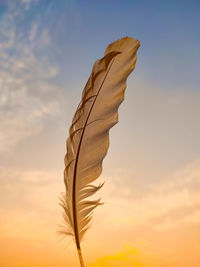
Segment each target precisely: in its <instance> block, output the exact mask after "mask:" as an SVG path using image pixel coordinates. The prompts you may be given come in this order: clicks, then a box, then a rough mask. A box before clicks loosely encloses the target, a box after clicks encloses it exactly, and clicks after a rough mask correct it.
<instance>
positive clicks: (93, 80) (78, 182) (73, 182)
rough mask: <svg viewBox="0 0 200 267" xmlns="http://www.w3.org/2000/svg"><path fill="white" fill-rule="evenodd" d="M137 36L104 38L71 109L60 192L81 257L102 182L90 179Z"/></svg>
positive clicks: (105, 143)
mask: <svg viewBox="0 0 200 267" xmlns="http://www.w3.org/2000/svg"><path fill="white" fill-rule="evenodd" d="M139 46H140V43H139V41H137V40H135V39H133V38H130V37H125V38H122V39H120V40H117V41H115V42H114V43H112V44H110V45H109V46H108V47H107V49H106V50H105V54H104V57H103V58H102V59H100V60H97V61H96V62H95V63H94V66H93V69H92V73H91V75H90V77H89V79H88V82H87V84H86V86H85V88H84V90H83V93H82V100H81V102H80V104H79V105H78V108H77V110H76V112H75V114H74V117H73V120H72V124H71V126H70V128H69V137H68V139H67V154H66V155H65V170H64V183H65V189H66V193H64V194H63V196H62V198H61V203H60V204H61V206H62V207H63V209H64V220H65V226H64V229H63V230H62V231H61V232H62V233H63V234H65V235H69V236H72V237H73V238H74V241H75V243H76V247H77V250H78V255H79V260H80V264H81V266H82V267H83V266H84V263H83V258H82V253H81V247H80V242H81V240H82V238H83V236H84V234H85V233H86V231H87V230H88V227H89V222H90V220H91V218H92V215H93V210H94V209H95V208H96V207H97V206H99V205H101V204H102V203H101V202H100V199H97V200H88V197H91V196H92V195H93V194H95V193H96V192H97V191H98V190H99V189H100V188H101V187H102V186H103V184H100V185H98V186H95V185H92V184H91V183H92V182H93V181H95V180H96V179H97V178H98V177H99V175H100V174H101V172H102V161H103V159H104V157H105V155H106V153H107V150H108V147H109V129H110V128H111V127H112V126H114V125H115V124H116V123H117V122H118V107H119V105H120V104H121V102H122V101H123V99H124V91H125V88H126V80H127V77H128V75H129V74H130V73H131V72H132V71H133V69H134V67H135V64H136V52H137V49H138V48H139Z"/></svg>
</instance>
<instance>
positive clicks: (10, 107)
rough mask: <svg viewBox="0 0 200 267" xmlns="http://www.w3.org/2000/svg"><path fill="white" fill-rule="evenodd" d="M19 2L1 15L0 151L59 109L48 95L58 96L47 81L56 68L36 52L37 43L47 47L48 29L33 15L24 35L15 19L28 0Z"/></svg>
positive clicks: (36, 129)
mask: <svg viewBox="0 0 200 267" xmlns="http://www.w3.org/2000/svg"><path fill="white" fill-rule="evenodd" d="M21 3H22V4H19V5H18V6H17V5H14V4H13V5H11V4H10V5H9V6H8V9H7V11H6V12H4V14H3V15H2V18H1V30H0V31H1V38H0V51H1V54H0V60H1V64H0V93H1V99H0V122H1V123H0V152H5V151H9V150H10V149H11V148H12V147H13V146H14V145H15V144H16V143H18V142H19V141H21V140H22V139H23V138H25V137H27V136H30V135H33V134H38V133H39V132H41V130H42V128H43V125H44V123H45V121H46V120H48V118H51V117H55V116H56V115H57V114H58V112H59V105H58V102H57V101H56V100H55V98H53V97H52V93H56V94H57V95H58V98H59V88H57V87H56V86H54V85H52V84H51V83H50V80H51V79H52V78H54V77H55V76H56V75H57V72H58V69H57V67H56V66H55V65H53V64H52V63H50V62H49V60H48V58H47V57H45V56H43V57H39V56H38V54H37V53H36V50H37V51H39V50H40V47H42V49H44V46H45V47H46V48H47V46H48V44H49V42H50V37H49V35H48V31H47V29H45V28H44V27H43V25H42V24H41V21H40V18H39V19H38V18H37V19H36V18H35V19H34V20H33V21H32V23H31V26H30V28H29V29H28V30H27V34H26V35H24V29H23V26H22V25H20V24H19V23H17V20H19V18H21V19H23V17H24V16H25V15H26V12H27V6H28V7H30V5H31V1H25V0H24V1H21ZM13 11H14V12H13ZM39 27H40V31H39V32H38V28H39Z"/></svg>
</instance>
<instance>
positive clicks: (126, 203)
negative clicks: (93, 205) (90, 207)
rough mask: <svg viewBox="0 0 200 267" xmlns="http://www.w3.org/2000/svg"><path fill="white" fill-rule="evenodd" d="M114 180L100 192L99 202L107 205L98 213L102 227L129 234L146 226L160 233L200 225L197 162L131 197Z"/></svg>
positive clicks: (125, 188)
mask: <svg viewBox="0 0 200 267" xmlns="http://www.w3.org/2000/svg"><path fill="white" fill-rule="evenodd" d="M125 173H126V172H125V171H124V175H123V177H126V176H125ZM120 176H121V175H120ZM114 179H116V173H115V177H114ZM114 179H113V182H109V183H107V184H106V186H105V187H104V192H103V193H104V194H105V195H104V197H103V199H104V200H105V201H106V202H109V205H108V204H106V205H105V206H104V209H102V210H101V211H100V213H101V214H100V216H101V217H103V218H104V223H105V227H106V228H110V227H112V229H115V230H117V229H118V230H121V229H124V228H126V229H127V231H129V230H131V229H132V228H133V227H143V226H145V225H148V226H151V228H152V229H154V230H155V231H164V230H169V229H176V228H178V227H180V226H183V225H193V224H199V223H200V216H199V208H200V199H199V188H200V160H196V161H193V162H191V163H189V164H187V165H186V166H184V167H183V168H181V169H179V170H177V171H174V172H173V173H171V174H169V175H165V177H163V179H162V181H161V182H159V183H157V184H152V185H151V187H149V188H148V191H145V192H143V194H142V195H139V196H137V195H133V194H132V192H131V190H130V188H127V187H126V185H125V183H124V184H120V186H119V185H118V184H117V183H114ZM105 180H108V179H106V178H105ZM119 211H120V212H119Z"/></svg>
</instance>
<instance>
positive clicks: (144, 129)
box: [0, 0, 200, 267]
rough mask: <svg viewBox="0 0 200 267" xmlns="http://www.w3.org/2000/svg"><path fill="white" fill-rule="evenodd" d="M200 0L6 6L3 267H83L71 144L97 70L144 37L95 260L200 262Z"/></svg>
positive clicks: (163, 265)
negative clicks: (69, 199) (65, 228)
mask: <svg viewBox="0 0 200 267" xmlns="http://www.w3.org/2000/svg"><path fill="white" fill-rule="evenodd" d="M199 12H200V3H199V1H195V0H191V1H184V0H182V1H181V0H180V1H179V0H174V1H171V0H168V1H164V0H160V1H156V0H155V1H154V0H152V1H148V0H140V1H139V0H133V1H131V0H123V1H122V0H115V1H114V0H107V1H106V0H101V1H97V0H95V1H94V0H93V1H92V0H85V1H81V0H60V1H53V0H12V1H11V0H7V1H6V0H2V1H0V202H1V205H0V247H1V250H0V266H3V267H33V266H34V267H35V266H37V267H55V266H59V267H65V266H69V267H78V266H79V262H78V257H77V252H76V248H75V245H74V244H73V242H72V241H70V239H66V238H65V239H62V237H61V236H59V235H58V234H57V232H56V231H57V230H58V229H59V225H60V224H62V223H63V222H62V210H61V208H60V206H59V205H58V203H59V196H60V194H61V192H63V191H64V183H63V169H64V155H65V153H66V148H65V142H66V138H67V137H68V128H69V126H70V124H71V120H72V116H73V114H74V112H75V109H76V107H77V105H78V103H79V101H80V98H81V93H82V89H83V87H84V86H85V83H86V81H87V79H88V77H89V75H90V73H91V69H92V65H93V63H94V61H95V60H96V59H98V58H101V57H103V53H104V50H105V48H106V46H107V45H108V44H109V43H111V42H113V41H115V40H116V39H119V38H121V37H124V36H130V37H133V38H136V39H138V40H139V41H140V43H141V47H140V48H139V50H138V60H137V64H136V68H135V70H134V72H133V73H132V74H131V75H130V77H129V78H128V82H127V89H126V95H125V101H124V102H123V103H122V105H121V106H120V109H119V123H118V124H117V125H116V126H115V127H114V128H112V129H111V131H110V147H109V153H108V155H107V156H106V158H105V160H104V163H103V172H102V174H101V177H100V178H99V182H100V181H105V185H104V186H103V188H102V189H101V191H100V192H99V193H98V195H99V196H101V197H102V200H103V202H104V203H105V204H104V205H103V206H101V207H98V209H96V210H95V214H94V218H93V222H92V226H91V229H90V230H89V231H88V233H87V234H86V236H85V239H84V241H83V243H82V250H83V257H84V260H85V263H86V266H88V267H122V266H126V267H129V266H130V267H180V266H181V267H188V266H190V267H198V266H199V264H200V254H199V251H200V198H199V193H200V139H199V136H200V125H199V114H200V105H199V103H200V89H199V84H200V75H199V69H200V52H199V47H200V34H199V28H200V17H199Z"/></svg>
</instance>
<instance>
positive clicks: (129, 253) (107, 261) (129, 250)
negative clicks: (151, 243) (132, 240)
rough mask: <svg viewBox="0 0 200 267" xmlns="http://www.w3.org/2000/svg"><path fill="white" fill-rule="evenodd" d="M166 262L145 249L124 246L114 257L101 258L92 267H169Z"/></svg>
mask: <svg viewBox="0 0 200 267" xmlns="http://www.w3.org/2000/svg"><path fill="white" fill-rule="evenodd" d="M166 264H167V263H166V261H165V262H164V261H163V260H161V259H159V257H158V256H157V255H155V254H153V253H149V252H147V251H146V250H145V249H144V247H143V248H141V246H140V248H138V246H132V245H129V244H126V245H124V247H123V250H122V251H119V252H116V253H115V254H112V255H106V256H103V257H101V258H99V259H98V260H97V261H96V262H95V263H93V264H91V265H90V266H91V267H124V266H126V267H159V266H162V267H164V266H169V265H166Z"/></svg>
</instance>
